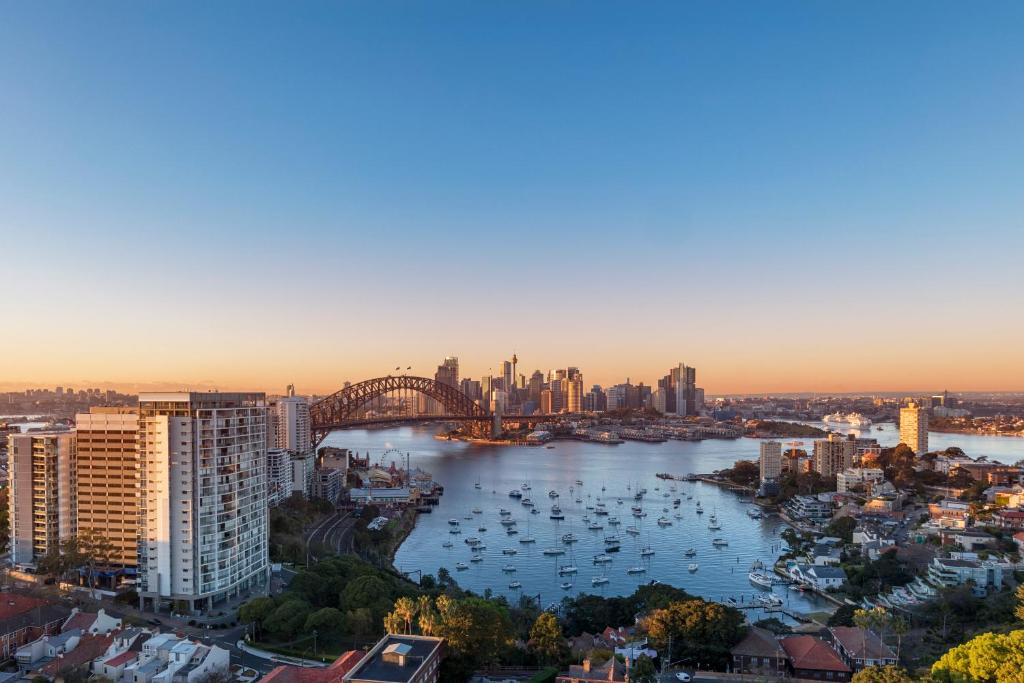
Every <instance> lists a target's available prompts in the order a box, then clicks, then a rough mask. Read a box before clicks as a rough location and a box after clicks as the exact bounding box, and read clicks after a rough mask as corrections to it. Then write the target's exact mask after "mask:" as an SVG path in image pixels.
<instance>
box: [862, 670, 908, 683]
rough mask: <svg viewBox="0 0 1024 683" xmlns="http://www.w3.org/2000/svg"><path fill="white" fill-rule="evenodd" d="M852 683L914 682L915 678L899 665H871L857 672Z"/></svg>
mask: <svg viewBox="0 0 1024 683" xmlns="http://www.w3.org/2000/svg"><path fill="white" fill-rule="evenodd" d="M852 683H914V679H913V678H911V677H910V674H908V673H907V670H906V669H904V668H902V667H899V666H869V667H867V668H865V669H861V670H860V671H858V672H857V673H855V674H854V675H853V680H852Z"/></svg>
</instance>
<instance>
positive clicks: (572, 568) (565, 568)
mask: <svg viewBox="0 0 1024 683" xmlns="http://www.w3.org/2000/svg"><path fill="white" fill-rule="evenodd" d="M578 571H579V568H578V567H577V566H576V565H574V564H563V565H562V566H561V567H559V568H558V573H559V575H561V576H565V575H566V574H575V573H576V572H578Z"/></svg>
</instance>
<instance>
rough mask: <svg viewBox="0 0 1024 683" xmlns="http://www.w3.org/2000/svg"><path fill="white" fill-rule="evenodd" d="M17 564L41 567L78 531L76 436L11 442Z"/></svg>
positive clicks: (44, 435)
mask: <svg viewBox="0 0 1024 683" xmlns="http://www.w3.org/2000/svg"><path fill="white" fill-rule="evenodd" d="M7 450H8V460H7V462H8V466H7V467H8V477H9V479H10V492H9V494H8V504H9V506H10V509H9V510H8V514H9V519H10V536H11V562H12V563H13V564H23V563H24V564H35V563H37V562H38V561H39V560H41V559H42V558H43V557H44V556H45V555H46V554H47V553H49V552H56V551H57V549H58V546H59V543H60V542H61V541H63V540H65V539H68V538H72V537H74V536H75V535H76V530H75V433H74V432H29V433H26V434H9V435H8V437H7Z"/></svg>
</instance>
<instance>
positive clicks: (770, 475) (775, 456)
mask: <svg viewBox="0 0 1024 683" xmlns="http://www.w3.org/2000/svg"><path fill="white" fill-rule="evenodd" d="M760 464H761V481H768V480H770V479H778V478H779V477H780V476H781V475H782V444H781V443H779V442H778V441H762V442H761V458H760Z"/></svg>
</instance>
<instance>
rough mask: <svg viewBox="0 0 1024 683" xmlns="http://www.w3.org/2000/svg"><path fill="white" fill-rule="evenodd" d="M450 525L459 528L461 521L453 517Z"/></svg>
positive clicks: (449, 521)
mask: <svg viewBox="0 0 1024 683" xmlns="http://www.w3.org/2000/svg"><path fill="white" fill-rule="evenodd" d="M448 523H449V524H451V525H452V526H458V525H459V520H457V519H455V518H454V517H452V518H451V519H449V520H448Z"/></svg>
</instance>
